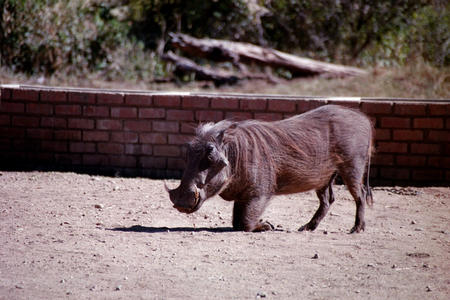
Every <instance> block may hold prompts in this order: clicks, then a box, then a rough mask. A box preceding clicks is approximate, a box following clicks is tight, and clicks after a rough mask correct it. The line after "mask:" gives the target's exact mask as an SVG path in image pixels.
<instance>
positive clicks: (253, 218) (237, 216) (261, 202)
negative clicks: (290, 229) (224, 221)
mask: <svg viewBox="0 0 450 300" xmlns="http://www.w3.org/2000/svg"><path fill="white" fill-rule="evenodd" d="M267 202H268V199H266V198H255V199H251V200H249V201H235V202H234V207H233V228H234V230H244V231H253V232H259V231H267V230H273V229H274V227H273V225H272V224H270V223H269V222H264V221H262V220H260V217H261V215H262V213H263V212H264V209H265V208H266V206H267Z"/></svg>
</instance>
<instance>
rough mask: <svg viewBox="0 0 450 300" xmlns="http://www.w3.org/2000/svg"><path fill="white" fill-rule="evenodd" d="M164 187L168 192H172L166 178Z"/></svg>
mask: <svg viewBox="0 0 450 300" xmlns="http://www.w3.org/2000/svg"><path fill="white" fill-rule="evenodd" d="M164 188H165V189H166V192H170V189H169V187H168V186H167V182H166V181H165V180H164Z"/></svg>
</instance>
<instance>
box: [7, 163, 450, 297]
mask: <svg viewBox="0 0 450 300" xmlns="http://www.w3.org/2000/svg"><path fill="white" fill-rule="evenodd" d="M176 183H177V182H176V181H173V182H171V184H172V185H176ZM335 191H336V199H337V200H336V202H335V204H333V206H332V208H331V210H330V213H329V214H328V215H327V217H326V218H325V219H324V220H323V221H322V223H321V224H320V225H319V227H318V228H317V230H316V231H314V232H298V231H297V228H298V227H300V226H301V225H303V224H304V223H306V222H307V221H308V220H309V218H310V217H311V216H312V215H313V213H314V211H315V209H316V208H317V206H318V200H317V198H316V196H315V194H314V193H313V192H309V193H303V194H297V195H289V196H283V197H276V198H274V199H273V200H272V202H271V205H270V206H269V207H268V209H267V210H266V212H265V214H264V218H265V219H267V220H269V221H270V222H271V223H272V224H274V225H275V226H276V230H275V231H272V232H265V233H244V232H233V231H232V230H231V227H230V226H231V225H230V224H231V211H232V203H229V202H226V201H223V200H221V199H220V198H218V197H216V198H213V199H211V200H209V201H207V202H206V203H205V204H204V205H203V207H202V208H201V209H200V210H199V211H198V212H196V213H194V214H191V215H184V214H181V213H179V212H178V211H176V210H175V209H173V208H172V205H171V203H170V201H169V199H168V196H167V194H166V192H165V191H164V187H163V184H162V182H161V181H157V180H150V179H143V178H112V177H101V176H89V175H80V174H74V173H53V172H45V173H43V172H6V171H2V172H0V245H1V246H0V247H1V248H0V272H1V273H0V298H1V299H65V298H67V299H255V298H266V299H420V300H422V299H449V297H450V189H449V188H437V187H433V188H431V187H430V188H395V187H383V188H380V187H378V188H375V189H374V198H375V205H374V207H373V208H372V209H368V210H367V213H366V223H367V225H366V227H367V228H366V231H365V232H363V233H360V234H351V235H350V234H348V230H349V229H350V228H351V227H352V224H353V221H354V211H355V205H354V203H353V200H351V197H350V195H349V193H348V192H347V190H346V189H345V187H343V186H335Z"/></svg>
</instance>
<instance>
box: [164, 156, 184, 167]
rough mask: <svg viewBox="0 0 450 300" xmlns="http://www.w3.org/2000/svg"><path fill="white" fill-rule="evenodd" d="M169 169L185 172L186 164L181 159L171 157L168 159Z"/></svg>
mask: <svg viewBox="0 0 450 300" xmlns="http://www.w3.org/2000/svg"><path fill="white" fill-rule="evenodd" d="M167 168H168V169H173V170H184V168H186V162H185V161H184V159H181V158H172V157H169V158H168V159H167Z"/></svg>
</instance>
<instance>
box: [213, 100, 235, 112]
mask: <svg viewBox="0 0 450 300" xmlns="http://www.w3.org/2000/svg"><path fill="white" fill-rule="evenodd" d="M211 108H218V109H237V108H239V100H238V99H235V98H213V99H211Z"/></svg>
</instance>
